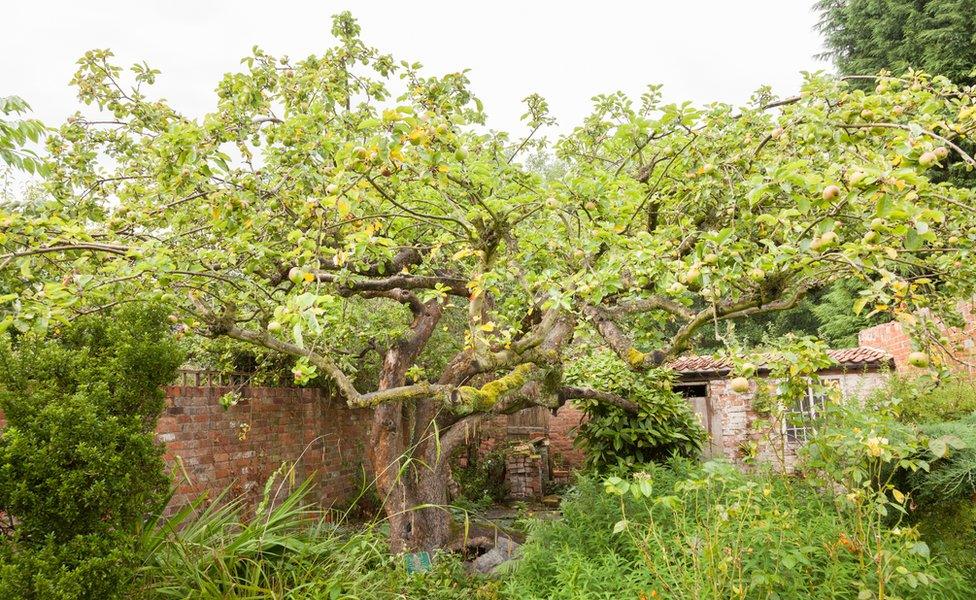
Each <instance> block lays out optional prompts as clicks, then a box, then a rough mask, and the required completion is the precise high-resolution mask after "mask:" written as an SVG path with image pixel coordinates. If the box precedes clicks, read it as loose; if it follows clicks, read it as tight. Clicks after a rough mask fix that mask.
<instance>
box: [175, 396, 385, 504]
mask: <svg viewBox="0 0 976 600" xmlns="http://www.w3.org/2000/svg"><path fill="white" fill-rule="evenodd" d="M228 391H232V388H228V387H195V386H194V387H190V386H171V387H168V388H166V409H165V411H164V413H163V415H162V417H161V418H160V419H159V424H158V426H157V433H158V436H157V439H158V440H159V441H160V442H162V443H164V444H165V446H166V454H165V459H166V462H167V465H169V467H170V468H171V471H172V474H173V478H174V480H175V481H176V483H177V492H176V495H175V496H174V498H173V501H172V503H171V505H170V508H171V509H172V508H175V507H176V506H179V505H181V504H184V503H185V502H187V501H189V500H191V499H193V498H195V497H196V496H197V495H199V494H200V493H202V492H204V491H206V492H208V493H209V494H210V496H211V497H213V496H215V495H216V494H219V493H220V492H221V491H222V490H224V489H225V488H230V490H231V492H230V493H231V494H233V495H235V496H236V495H239V494H246V495H247V496H248V498H249V499H250V500H252V501H254V500H257V499H259V498H260V495H261V493H262V490H263V487H264V483H265V481H267V479H268V477H269V476H270V475H271V474H272V473H273V472H274V471H275V470H276V469H278V468H279V467H280V466H281V465H282V463H284V462H288V463H289V464H292V463H294V464H295V465H296V467H295V475H296V477H295V481H296V483H299V482H301V481H303V480H304V479H306V478H308V477H314V487H313V497H314V499H315V500H317V501H318V502H319V503H321V504H322V505H324V506H329V505H331V504H333V503H340V504H341V503H343V502H345V501H346V500H349V499H350V498H351V497H352V496H353V495H354V494H355V493H356V491H357V490H358V489H359V481H360V466H361V465H363V464H365V462H366V454H365V452H366V450H365V448H366V440H367V435H368V431H369V420H370V413H369V411H363V410H355V411H354V410H350V409H348V408H346V407H345V405H344V404H342V403H341V402H338V401H336V400H334V399H331V398H329V397H328V395H327V393H325V392H323V391H321V390H317V389H302V388H268V387H249V388H244V389H243V390H242V392H241V393H242V395H243V396H244V399H243V400H242V401H241V402H239V403H238V404H237V405H236V406H232V407H230V408H229V409H227V410H224V409H223V408H221V406H220V404H219V403H218V399H219V398H220V397H221V395H223V394H225V393H227V392H228Z"/></svg>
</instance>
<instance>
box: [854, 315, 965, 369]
mask: <svg viewBox="0 0 976 600" xmlns="http://www.w3.org/2000/svg"><path fill="white" fill-rule="evenodd" d="M974 309H976V304H973V303H969V304H963V305H960V307H959V310H960V313H961V314H962V316H963V319H964V320H965V323H966V324H965V326H964V327H963V328H961V329H959V328H948V327H947V328H944V330H943V331H944V333H945V335H946V337H947V338H949V344H948V345H947V349H949V350H951V356H943V357H942V359H943V360H944V362H945V364H946V365H948V366H949V367H950V368H952V369H955V370H957V371H963V372H969V373H970V374H973V375H976V368H974V367H973V366H972V365H974V364H976V315H974ZM858 345H860V346H868V347H871V348H877V349H878V350H884V351H885V352H887V353H888V354H890V355H891V356H892V357H894V359H895V370H896V371H899V372H912V371H916V369H914V368H913V367H912V366H911V365H909V364H908V355H909V354H910V353H911V352H912V351H913V350H914V348H913V346H912V340H911V338H910V337H909V336H908V333H907V332H906V331H905V329H904V327H902V325H901V323H898V322H897V321H892V322H891V323H884V324H882V325H876V326H874V327H869V328H868V329H864V330H862V331H861V332H860V334H858ZM953 357H954V358H953Z"/></svg>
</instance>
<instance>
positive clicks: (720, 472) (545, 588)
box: [503, 463, 971, 600]
mask: <svg viewBox="0 0 976 600" xmlns="http://www.w3.org/2000/svg"><path fill="white" fill-rule="evenodd" d="M630 485H631V486H634V485H636V486H638V488H644V489H643V491H642V492H641V493H638V494H631V493H629V492H630V491H631V490H627V493H626V494H625V495H623V496H619V495H611V494H608V493H606V491H605V490H604V489H603V488H604V486H603V484H601V482H600V480H599V479H598V478H594V477H586V478H583V479H581V480H580V482H579V483H578V486H577V489H576V492H575V494H574V496H572V498H571V499H570V500H569V501H568V502H566V503H564V519H563V520H562V521H561V522H546V523H538V524H536V525H535V526H534V528H533V529H532V531H531V533H530V539H529V542H528V543H527V544H526V546H524V547H523V549H524V554H523V558H522V560H521V562H520V563H519V565H518V567H517V569H516V571H515V573H514V576H513V577H512V578H510V579H509V580H507V581H506V582H505V584H504V586H503V591H504V592H505V593H506V594H508V595H509V596H510V597H514V598H524V599H539V600H541V599H544V598H545V599H563V598H565V599H569V598H607V599H610V598H635V599H652V598H654V599H657V598H674V599H679V598H680V599H684V598H690V599H700V600H704V599H709V600H712V599H714V600H719V599H722V600H725V599H728V598H741V599H745V598H851V599H857V598H865V599H866V598H875V597H877V596H876V593H875V592H873V590H876V589H878V586H877V581H876V579H877V569H876V568H875V566H876V565H875V564H874V562H875V560H876V558H877V556H876V555H875V554H874V550H873V548H868V547H864V546H861V545H859V544H858V543H857V542H856V539H857V537H856V535H855V533H854V532H853V531H850V530H849V529H848V526H849V524H848V523H847V522H845V520H844V519H841V518H840V517H839V516H838V512H837V510H836V509H835V506H834V505H833V502H832V500H831V498H830V497H829V495H825V494H823V493H822V491H821V490H818V489H815V488H813V487H811V486H809V485H807V484H805V483H804V482H802V481H796V480H790V479H789V478H786V477H782V476H777V475H762V474H759V475H746V474H743V473H740V472H739V471H738V470H736V469H734V468H733V467H731V466H729V465H724V466H723V465H721V464H720V463H711V464H710V465H706V466H705V467H700V466H697V465H691V464H687V463H673V464H672V465H669V466H667V467H658V466H650V467H648V470H647V471H646V474H645V475H642V476H638V477H635V478H633V479H631V480H630ZM644 492H647V494H645V493H644ZM882 535H883V539H882V540H880V543H881V545H882V546H883V548H884V549H885V553H886V556H887V557H888V558H886V560H892V558H891V557H897V560H898V563H897V566H898V567H900V568H901V569H903V570H904V572H905V573H906V574H907V575H906V576H902V577H899V578H898V579H897V580H895V581H892V582H888V587H887V588H886V595H885V597H886V598H896V597H901V598H940V599H941V598H967V597H971V596H970V595H969V593H968V591H966V590H964V589H962V585H961V583H960V577H959V575H958V574H957V573H956V572H954V571H952V570H949V569H946V568H944V567H943V566H941V565H939V564H936V563H935V562H934V561H933V560H931V559H930V558H928V557H927V556H926V555H925V551H924V550H923V547H922V546H919V545H918V539H917V534H916V532H915V531H914V530H912V529H910V528H901V529H897V528H892V529H890V530H888V531H885V532H883V534H882ZM892 566H893V568H895V567H894V565H892ZM899 572H900V571H899ZM908 575H911V577H908ZM930 576H932V577H934V581H929V577H930Z"/></svg>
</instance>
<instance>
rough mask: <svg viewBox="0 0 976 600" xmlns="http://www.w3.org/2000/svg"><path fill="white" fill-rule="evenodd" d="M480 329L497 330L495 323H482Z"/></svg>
mask: <svg viewBox="0 0 976 600" xmlns="http://www.w3.org/2000/svg"><path fill="white" fill-rule="evenodd" d="M478 329H480V330H481V331H494V330H495V324H494V323H485V324H484V325H481V326H480V327H478Z"/></svg>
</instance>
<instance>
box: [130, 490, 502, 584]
mask: <svg viewBox="0 0 976 600" xmlns="http://www.w3.org/2000/svg"><path fill="white" fill-rule="evenodd" d="M310 482H311V480H307V481H305V482H304V483H302V484H301V485H299V486H298V487H297V488H295V490H294V491H292V492H291V493H288V494H284V495H283V497H282V498H281V499H280V501H278V499H277V498H276V496H277V495H279V494H280V490H281V486H280V485H277V486H276V485H274V483H275V482H274V480H269V483H268V485H267V486H266V487H265V493H264V497H263V499H262V502H261V503H260V504H259V505H258V507H257V509H255V510H253V512H252V511H249V510H248V509H247V505H246V503H245V502H244V501H243V500H242V499H231V500H228V499H226V498H223V497H222V498H218V499H216V500H215V501H214V502H213V503H211V504H210V506H208V507H202V506H201V504H202V503H201V502H199V501H198V502H197V503H195V504H193V505H190V506H187V507H186V508H184V509H183V510H181V511H180V512H179V513H177V514H175V515H173V516H172V517H170V518H158V519H155V520H154V521H152V522H150V523H147V525H146V527H145V528H144V529H143V531H142V532H141V535H140V548H141V551H142V554H143V556H144V557H145V558H144V564H143V566H142V568H141V569H139V572H138V573H137V579H138V587H139V588H140V589H141V590H142V592H143V594H144V596H145V597H158V598H181V599H182V598H194V599H214V600H216V599H218V598H219V599H244V598H247V599H272V598H294V599H304V598H308V599H313V598H314V599H316V600H318V599H329V600H336V599H349V598H391V599H393V598H417V599H421V598H432V599H439V598H443V599H448V598H452V599H453V598H466V599H469V600H472V599H476V598H486V599H489V598H494V597H496V596H495V589H496V588H497V586H496V585H495V584H493V583H491V582H485V581H480V580H474V579H470V578H468V577H467V576H466V575H465V573H464V570H463V568H462V565H461V563H460V562H459V560H458V559H456V558H454V557H451V556H449V555H439V556H437V557H435V567H434V569H433V570H432V571H431V572H430V573H426V574H419V575H412V576H411V575H408V574H407V573H406V571H405V569H404V567H403V564H402V559H401V558H398V557H394V556H391V555H390V554H389V546H388V541H387V538H386V535H385V531H384V527H383V524H382V522H374V523H368V524H365V525H362V524H361V525H360V526H358V527H356V528H355V529H353V528H351V527H347V526H345V525H344V523H343V513H339V514H336V513H330V514H326V513H324V512H323V511H320V510H318V509H316V508H315V507H314V506H313V505H311V504H310V503H309V502H308V494H309V489H310Z"/></svg>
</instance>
